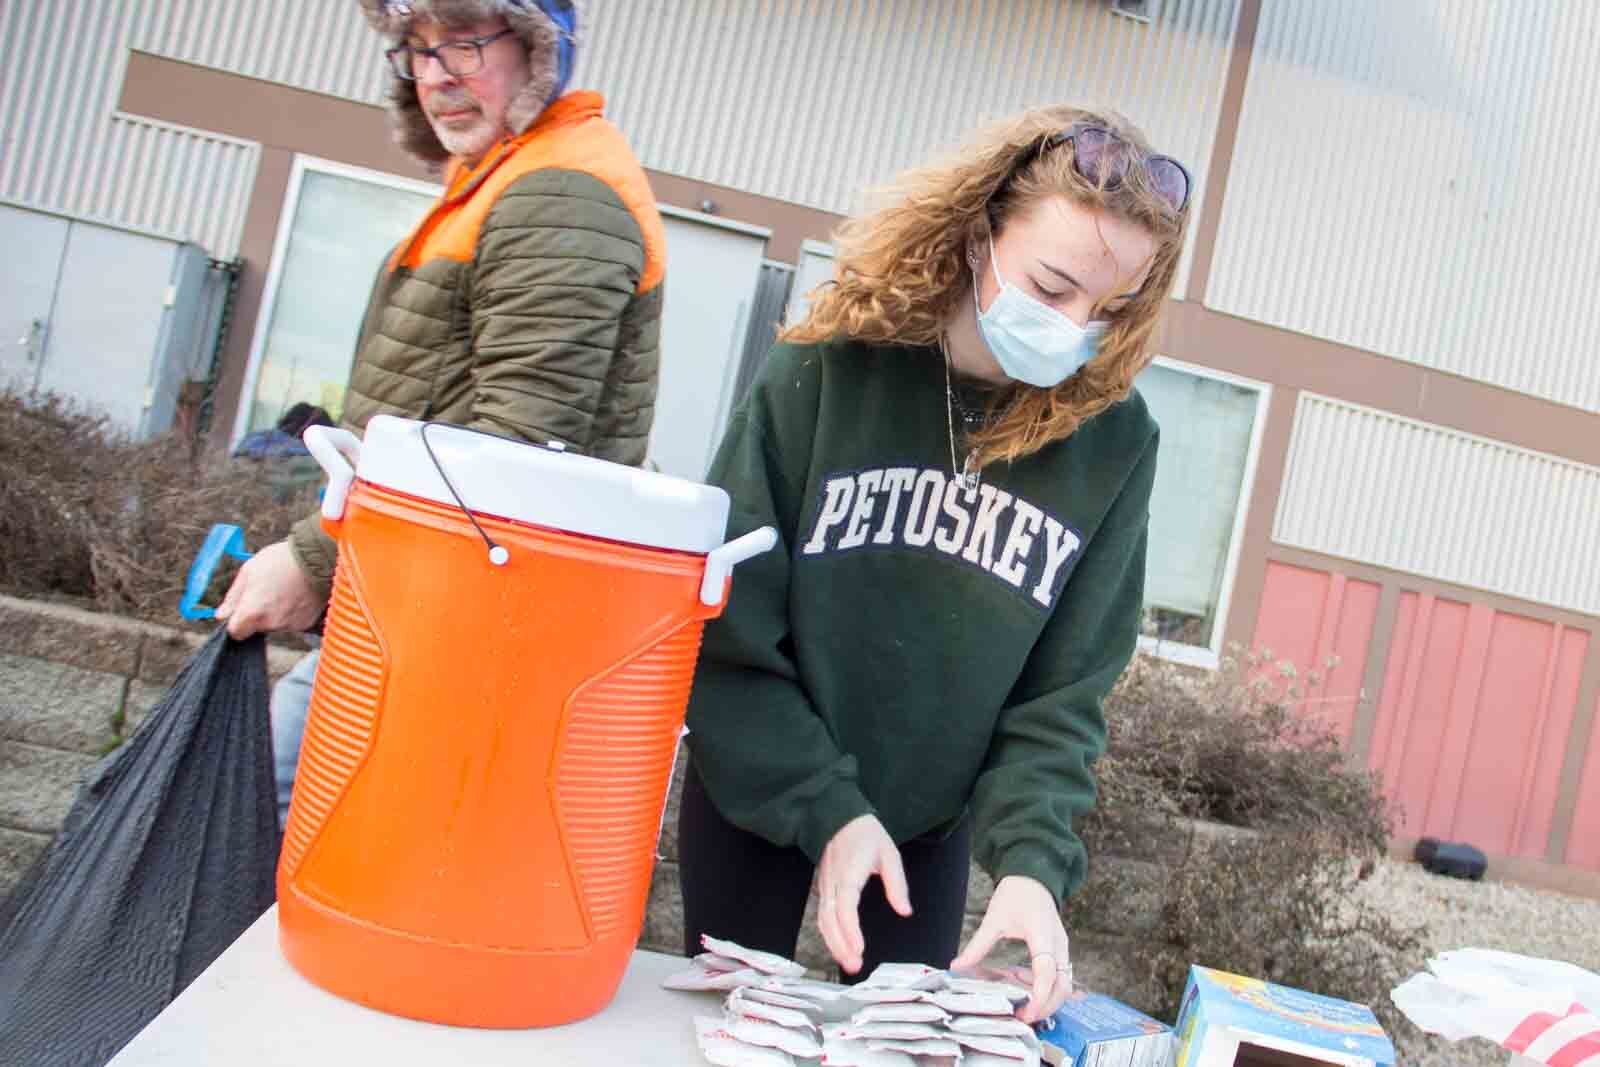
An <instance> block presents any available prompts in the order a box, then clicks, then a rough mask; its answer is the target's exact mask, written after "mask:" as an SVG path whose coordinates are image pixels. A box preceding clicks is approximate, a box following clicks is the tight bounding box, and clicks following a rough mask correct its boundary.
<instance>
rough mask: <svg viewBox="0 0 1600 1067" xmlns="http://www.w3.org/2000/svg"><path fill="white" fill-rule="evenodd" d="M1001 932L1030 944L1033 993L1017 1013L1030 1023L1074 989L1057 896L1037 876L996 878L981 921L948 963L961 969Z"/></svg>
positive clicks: (1044, 1015)
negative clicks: (964, 946)
mask: <svg viewBox="0 0 1600 1067" xmlns="http://www.w3.org/2000/svg"><path fill="white" fill-rule="evenodd" d="M1001 938H1013V939H1015V940H1018V941H1025V942H1027V944H1028V955H1029V957H1030V960H1031V969H1032V970H1033V994H1032V996H1031V997H1029V999H1028V1003H1027V1004H1025V1005H1023V1008H1022V1010H1021V1011H1020V1012H1018V1013H1017V1017H1018V1018H1020V1019H1021V1020H1022V1021H1023V1022H1026V1023H1034V1022H1038V1021H1039V1020H1040V1019H1048V1018H1049V1017H1050V1016H1052V1015H1054V1014H1055V1013H1056V1010H1057V1009H1058V1008H1060V1007H1061V1005H1062V1004H1064V1003H1065V1002H1066V999H1067V995H1068V994H1069V993H1071V992H1072V963H1071V957H1069V956H1068V955H1067V928H1066V927H1065V926H1063V925H1062V924H1061V911H1060V909H1059V908H1057V907H1056V898H1055V897H1053V896H1051V895H1050V890H1048V889H1046V888H1045V887H1044V886H1043V885H1041V884H1040V883H1039V882H1037V881H1035V880H1034V879H1032V878H1027V877H1024V876H1022V875H1015V874H1014V875H1009V876H1007V877H1005V878H1002V879H1000V883H999V884H998V885H996V886H995V887H994V895H993V896H992V897H990V898H989V910H988V911H987V912H985V913H984V916H983V922H982V924H980V925H979V927H978V929H977V932H976V933H974V934H973V935H972V940H971V941H969V942H967V947H966V950H965V951H964V952H962V953H961V955H959V956H957V957H956V958H955V960H954V962H952V963H951V964H950V969H951V970H954V971H963V970H967V969H969V968H972V967H976V966H977V965H978V964H980V963H982V962H983V958H984V957H985V956H987V955H988V954H989V950H990V949H992V948H994V946H995V944H996V943H997V942H999V941H1000V939H1001Z"/></svg>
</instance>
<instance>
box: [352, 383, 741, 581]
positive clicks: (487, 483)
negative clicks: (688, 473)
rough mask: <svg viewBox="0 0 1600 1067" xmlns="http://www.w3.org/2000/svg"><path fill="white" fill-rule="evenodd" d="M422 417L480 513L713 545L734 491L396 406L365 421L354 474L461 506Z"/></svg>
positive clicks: (691, 546) (657, 543) (454, 479)
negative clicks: (405, 412) (402, 413)
mask: <svg viewBox="0 0 1600 1067" xmlns="http://www.w3.org/2000/svg"><path fill="white" fill-rule="evenodd" d="M424 426H427V427H428V441H427V443H428V445H429V446H431V447H432V449H433V454H434V456H435V457H437V458H438V461H439V466H442V467H443V468H444V472H445V474H447V475H449V478H450V485H453V486H454V487H455V490H456V492H457V493H459V494H460V495H461V502H462V503H464V504H465V505H466V506H467V508H468V509H470V510H471V511H473V512H475V513H477V514H479V515H494V516H498V517H500V518H505V519H514V520H516V521H518V522H525V523H531V524H532V525H535V526H545V527H552V528H554V529H557V530H565V531H567V532H569V533H575V534H582V535H584V536H585V537H603V538H606V539H607V540H611V541H625V542H628V543H630V544H635V545H644V546H647V547H650V548H667V549H675V550H677V551H681V552H697V553H706V552H710V551H711V550H712V549H715V548H719V547H721V545H722V543H723V538H724V536H725V535H726V533H727V529H728V494H727V493H726V492H724V491H723V490H721V489H718V488H717V487H716V486H711V485H700V484H699V483H696V482H691V481H686V480H685V479H683V478H674V477H672V476H671V475H667V474H656V473H653V472H651V471H643V470H639V469H637V468H634V467H625V466H623V465H622V464H620V463H609V462H607V461H605V460H600V459H593V458H591V457H589V456H580V455H577V454H576V453H572V452H565V451H561V450H559V449H557V448H548V447H545V446H543V445H533V444H527V443H524V442H521V441H511V440H508V439H506V438H503V437H495V436H492V435H490V434H484V433H477V432H476V431H473V430H463V429H460V428H459V427H455V426H444V425H440V424H438V423H433V424H428V423H422V422H417V421H415V420H413V419H401V418H396V417H394V416H393V415H375V416H373V417H372V419H371V421H369V422H368V423H367V432H366V436H365V438H364V439H363V440H362V443H361V461H360V462H359V463H358V464H357V466H356V477H357V478H360V479H361V480H362V481H364V482H368V483H371V484H373V485H379V486H382V487H384V488H386V489H393V490H395V491H397V492H401V493H407V494H409V495H411V496H416V497H421V498H423V499H425V500H432V501H434V502H436V503H439V504H444V505H447V506H449V507H452V508H453V507H458V506H459V505H458V504H457V501H456V498H455V497H454V496H453V495H451V492H450V489H449V487H448V486H446V485H445V482H444V479H442V478H440V477H439V469H438V467H436V466H435V465H434V461H433V460H432V459H430V458H429V457H428V452H427V449H425V448H424V447H423V441H422V428H423V427H424Z"/></svg>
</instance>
